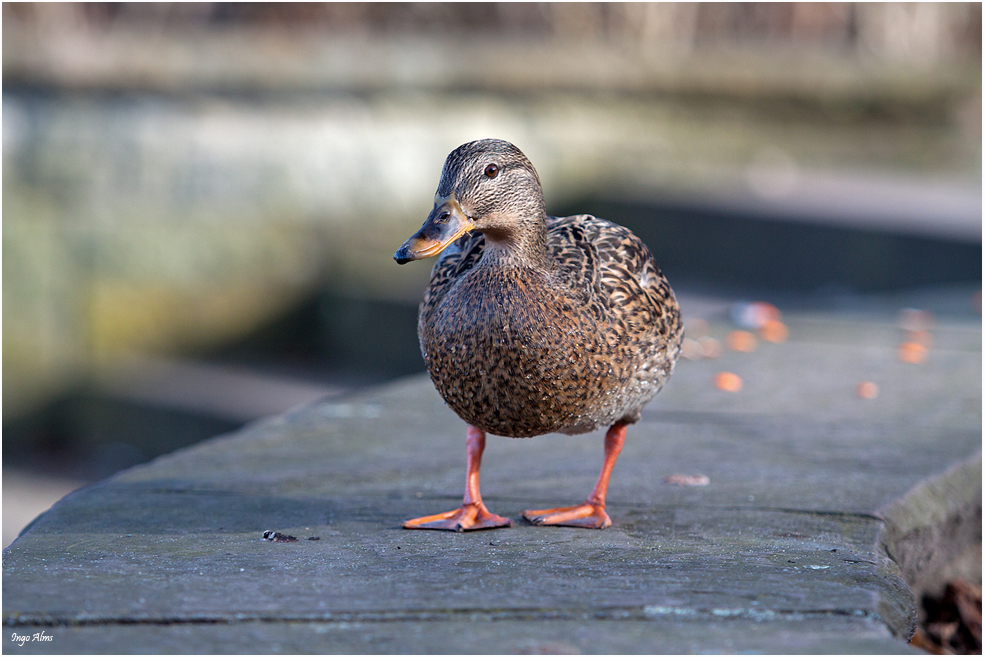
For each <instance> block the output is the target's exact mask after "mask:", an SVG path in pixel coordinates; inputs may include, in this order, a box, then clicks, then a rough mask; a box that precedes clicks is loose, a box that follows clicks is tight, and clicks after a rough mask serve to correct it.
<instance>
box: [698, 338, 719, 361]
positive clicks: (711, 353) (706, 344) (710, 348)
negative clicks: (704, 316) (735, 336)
mask: <svg viewBox="0 0 985 657" xmlns="http://www.w3.org/2000/svg"><path fill="white" fill-rule="evenodd" d="M698 344H700V345H701V348H702V349H703V350H704V354H705V358H708V359H712V358H718V357H719V356H721V355H722V343H721V342H719V341H718V340H716V339H715V338H711V337H704V338H701V339H699V340H698Z"/></svg>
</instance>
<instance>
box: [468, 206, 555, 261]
mask: <svg viewBox="0 0 985 657" xmlns="http://www.w3.org/2000/svg"><path fill="white" fill-rule="evenodd" d="M510 228H511V229H510V230H497V229H487V230H483V231H482V233H483V235H484V236H485V238H486V248H485V252H484V254H483V260H484V261H486V264H488V265H492V266H504V267H505V266H527V267H537V268H540V269H551V268H552V267H553V264H552V261H551V259H550V257H549V255H548V252H547V216H546V215H541V216H540V217H538V218H531V219H527V220H524V221H517V222H511V223H510Z"/></svg>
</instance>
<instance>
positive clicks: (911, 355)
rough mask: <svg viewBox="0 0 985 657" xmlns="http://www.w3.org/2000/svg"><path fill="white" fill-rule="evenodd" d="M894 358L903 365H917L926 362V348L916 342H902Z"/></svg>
mask: <svg viewBox="0 0 985 657" xmlns="http://www.w3.org/2000/svg"><path fill="white" fill-rule="evenodd" d="M896 357H897V358H899V359H900V361H902V362H904V363H913V364H914V365H919V364H920V363H922V362H924V361H925V360H927V347H925V346H923V345H922V344H919V343H917V342H904V343H902V344H901V345H900V346H898V347H897V348H896Z"/></svg>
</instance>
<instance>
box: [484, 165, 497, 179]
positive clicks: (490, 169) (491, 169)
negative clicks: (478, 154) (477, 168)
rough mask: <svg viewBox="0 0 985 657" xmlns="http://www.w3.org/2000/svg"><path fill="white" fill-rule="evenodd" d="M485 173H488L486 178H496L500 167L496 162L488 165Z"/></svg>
mask: <svg viewBox="0 0 985 657" xmlns="http://www.w3.org/2000/svg"><path fill="white" fill-rule="evenodd" d="M484 173H485V174H486V178H495V177H496V176H497V175H498V174H499V167H498V166H496V165H495V164H490V165H489V166H487V167H486V170H485V171H484Z"/></svg>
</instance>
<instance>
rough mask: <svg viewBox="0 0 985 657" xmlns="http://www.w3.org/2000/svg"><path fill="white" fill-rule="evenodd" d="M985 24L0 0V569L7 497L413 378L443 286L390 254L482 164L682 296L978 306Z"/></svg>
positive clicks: (931, 10)
mask: <svg viewBox="0 0 985 657" xmlns="http://www.w3.org/2000/svg"><path fill="white" fill-rule="evenodd" d="M981 25H982V16H981V4H980V3H947V4H943V3H941V4H937V3H912V4H901V3H880V4H865V3H839V4H829V3H789V4H788V3H742V4H727V3H722V4H719V3H701V4H690V3H681V4H678V3H658V4H649V3H633V4H623V3H598V4H595V3H579V4H568V3H565V4H552V3H521V4H511V3H488V4H487V3H474V4H473V3H469V4H454V3H450V4H427V3H399V4H386V3H381V4H368V3H330V4H315V3H299V4H280V3H270V4H267V3H189V4H172V3H86V4H59V3H42V4H30V3H4V4H3V107H2V110H3V192H4V193H3V319H4V323H3V384H4V385H3V453H4V482H5V483H4V488H5V496H4V507H5V535H4V544H5V545H6V544H7V543H8V542H9V541H10V540H11V538H12V537H9V536H7V529H6V527H7V522H6V517H7V515H8V511H7V502H8V498H9V497H10V494H8V491H7V484H8V482H24V483H23V485H24V486H30V485H31V484H32V482H35V483H36V482H38V481H41V480H40V479H38V477H39V476H41V475H44V476H47V477H49V478H50V477H60V478H61V479H60V480H55V481H54V484H52V485H54V486H55V487H56V488H57V486H58V485H59V484H58V481H61V482H62V483H61V484H60V485H61V488H57V490H59V491H61V490H63V489H66V488H71V487H72V486H74V485H77V484H78V483H80V482H85V481H91V480H93V479H96V478H100V477H103V476H106V475H107V474H109V473H111V472H113V471H115V470H117V469H119V468H121V467H126V466H128V465H131V464H133V463H137V462H140V461H142V460H146V459H147V458H150V457H152V456H155V455H157V454H160V453H164V452H166V451H170V450H172V449H174V448H176V447H179V446H182V445H186V444H190V443H192V442H195V441H196V440H199V439H201V438H204V437H207V436H209V435H214V434H216V433H220V432H222V431H226V430H230V429H233V428H235V427H237V426H239V425H240V424H242V423H243V422H245V421H249V420H251V419H255V418H258V417H262V416H264V415H267V414H270V413H276V412H279V411H282V410H284V409H285V408H288V407H290V406H292V405H294V404H297V403H303V402H305V401H310V400H313V399H317V398H320V397H324V396H327V395H342V394H344V393H345V392H347V391H349V390H352V389H354V388H356V387H358V386H361V385H365V384H369V383H374V382H378V381H382V380H385V379H387V378H391V377H394V376H399V375H403V374H408V373H411V372H416V371H422V370H423V363H422V361H421V359H420V356H419V354H418V353H417V345H416V334H415V324H416V303H417V301H418V299H419V298H420V294H421V291H422V290H423V287H424V285H425V283H426V279H427V275H428V272H429V269H430V265H429V264H420V263H415V264H412V265H408V266H406V267H397V266H396V265H395V264H394V263H393V261H392V259H391V255H392V253H393V251H394V250H395V248H396V247H397V246H398V245H399V244H400V242H401V241H403V239H404V238H405V237H407V236H408V235H409V234H410V233H411V232H413V231H414V230H416V228H417V227H418V226H419V225H420V223H421V222H422V221H423V219H424V217H425V216H426V215H427V213H428V211H429V210H430V203H431V198H432V195H433V192H434V189H435V187H436V184H437V179H438V174H439V172H440V168H441V164H442V162H443V160H444V157H445V155H447V153H448V152H449V151H450V150H451V149H453V148H454V147H455V146H457V145H459V144H461V143H463V142H465V141H468V140H471V139H476V138H482V137H489V136H495V137H500V138H504V139H508V140H511V141H513V142H514V143H516V144H517V145H518V146H520V148H521V149H523V150H524V151H525V152H526V153H527V155H528V156H529V157H530V159H531V160H532V161H533V162H534V163H535V165H536V166H537V168H538V170H539V172H540V174H541V178H542V181H543V182H544V186H545V191H546V195H547V201H548V209H549V211H550V212H552V213H554V214H566V213H569V212H576V211H577V212H592V213H595V214H598V215H600V216H604V217H606V218H609V219H612V220H615V221H619V222H622V223H626V224H627V225H629V226H630V227H631V228H633V229H634V230H636V231H637V232H638V233H640V234H641V236H643V237H644V239H645V240H646V241H647V242H648V243H649V245H650V247H651V249H652V250H653V251H654V253H655V255H656V256H657V259H658V261H659V262H660V263H661V265H662V267H663V268H664V270H665V272H666V273H667V274H668V276H669V277H670V278H671V280H672V281H674V284H675V288H679V289H683V290H684V291H685V292H687V291H688V290H695V291H698V292H703V293H707V292H709V291H710V292H714V293H717V292H721V291H727V292H729V293H734V294H752V293H756V294H760V295H762V294H767V295H768V294H786V295H792V296H791V298H793V297H798V298H819V297H824V296H825V295H828V296H830V295H836V294H837V295H845V294H849V295H850V294H857V293H865V292H871V291H880V290H882V291H884V290H894V289H902V288H910V287H916V286H922V285H932V284H935V285H939V284H956V285H962V284H967V285H972V286H978V287H979V288H980V279H981V176H982V169H981V144H982V134H981V126H982V117H981ZM341 408H344V407H341ZM14 468H17V469H16V470H15V469H14ZM49 489H50V486H49ZM11 490H13V489H11ZM26 490H27V489H26V488H24V487H22V488H18V489H17V492H16V494H15V497H16V496H17V495H20V496H21V499H26V496H27V495H28V493H27V492H25V491H26ZM49 503H50V502H49ZM33 513H34V512H33V511H32V512H31V514H33ZM29 517H30V515H28V519H29Z"/></svg>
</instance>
